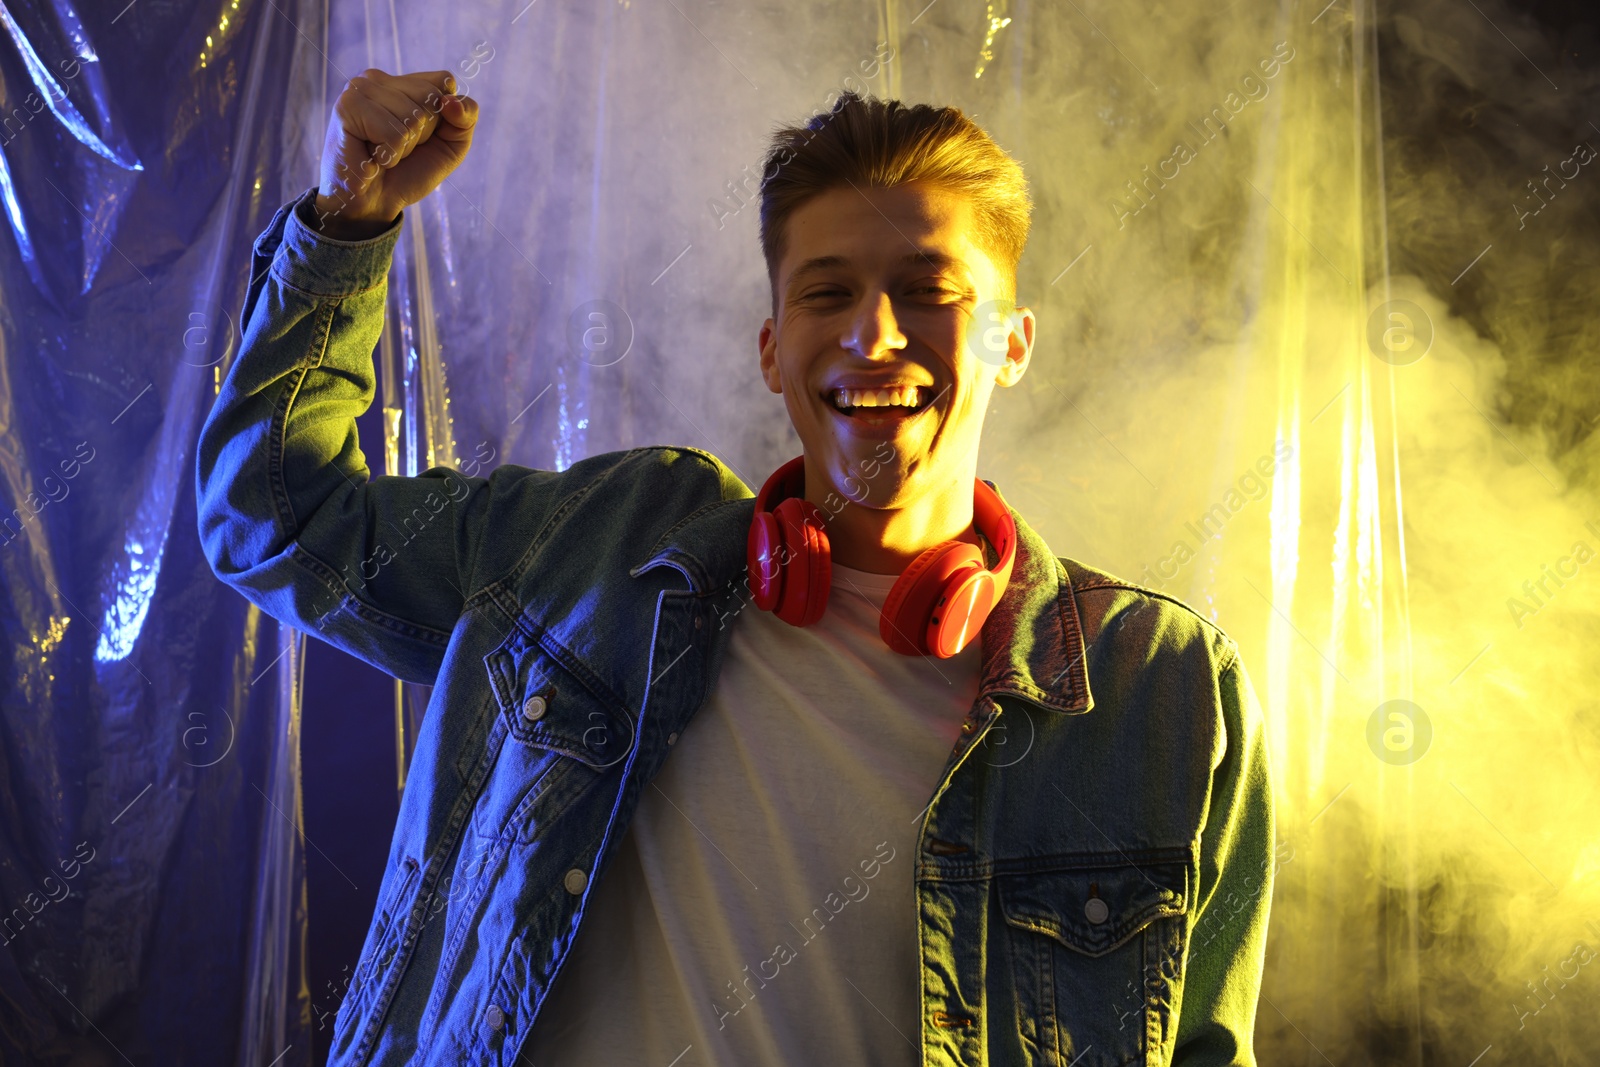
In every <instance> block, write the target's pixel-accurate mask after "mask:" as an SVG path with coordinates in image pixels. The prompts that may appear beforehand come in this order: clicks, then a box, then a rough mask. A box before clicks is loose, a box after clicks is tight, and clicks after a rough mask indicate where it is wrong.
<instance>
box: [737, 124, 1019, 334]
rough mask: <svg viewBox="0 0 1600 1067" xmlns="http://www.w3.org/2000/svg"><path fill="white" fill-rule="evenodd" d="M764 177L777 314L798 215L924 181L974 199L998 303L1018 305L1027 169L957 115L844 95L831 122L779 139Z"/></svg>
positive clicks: (764, 232) (764, 230)
mask: <svg viewBox="0 0 1600 1067" xmlns="http://www.w3.org/2000/svg"><path fill="white" fill-rule="evenodd" d="M761 173H762V175H763V179H762V182H761V253H762V256H763V257H764V258H765V259H766V261H767V277H768V280H769V282H770V284H771V286H772V307H773V313H774V314H776V313H777V307H778V263H779V262H780V261H781V260H782V258H783V253H784V249H785V242H786V237H787V235H786V233H785V229H786V227H787V224H788V221H789V217H790V216H791V215H793V214H794V212H795V211H796V210H797V209H798V208H799V207H800V205H802V204H804V203H805V202H806V201H807V200H810V199H811V198H812V197H814V196H816V195H817V194H818V193H821V192H823V191H824V190H827V189H831V188H835V187H838V186H846V185H854V186H856V187H857V188H861V187H865V186H879V187H882V188H890V189H892V188H894V187H895V186H897V185H904V184H906V183H908V182H916V181H921V182H927V183H930V184H934V185H937V186H940V187H942V188H944V189H946V190H949V191H951V192H955V193H960V194H963V195H964V196H966V197H967V198H968V200H969V201H970V203H971V204H972V209H973V217H974V220H975V227H976V230H977V232H976V233H975V234H974V235H973V242H974V243H975V244H976V245H977V246H978V247H979V248H981V249H982V250H983V251H984V252H985V253H986V254H987V255H988V256H989V258H990V259H992V260H993V261H994V263H995V266H996V267H997V268H998V269H999V272H1000V284H1001V287H1002V290H1003V291H1002V293H1001V294H1000V295H1001V296H1002V297H1003V298H1004V299H1005V300H1007V301H1011V302H1015V300H1016V286H1017V264H1018V262H1019V261H1020V260H1021V259H1022V250H1023V247H1024V246H1025V245H1026V244H1027V243H1028V227H1029V223H1030V220H1031V217H1032V213H1033V201H1032V200H1031V198H1030V197H1029V196H1028V180H1027V178H1026V177H1024V176H1023V173H1022V165H1021V164H1020V163H1018V162H1017V161H1016V160H1015V159H1013V158H1012V157H1011V156H1009V155H1008V154H1006V152H1005V151H1004V150H1003V149H1002V148H1001V147H1000V146H999V145H997V144H995V142H994V141H993V140H992V139H991V138H990V137H989V135H988V134H987V133H985V132H984V131H983V129H982V128H981V127H980V126H978V124H977V123H975V122H973V121H972V120H971V119H969V118H968V117H967V116H966V115H964V114H962V112H961V110H960V109H959V108H954V107H933V106H932V105H929V104H916V105H913V106H911V107H907V106H906V105H904V104H902V103H901V102H900V101H898V100H888V101H885V100H879V99H876V98H875V97H872V96H862V95H859V94H857V93H845V94H844V95H843V96H841V97H840V98H839V100H838V102H837V103H836V104H834V106H833V110H832V111H831V112H829V113H828V114H825V115H822V114H819V115H815V116H813V117H812V119H811V120H810V121H809V122H807V123H806V124H805V125H803V126H784V127H780V128H779V129H778V130H776V131H775V132H774V133H773V136H772V143H771V146H770V147H769V148H768V150H767V154H766V158H765V165H764V166H763V167H762V172H761Z"/></svg>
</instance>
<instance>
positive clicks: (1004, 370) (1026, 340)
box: [994, 306, 1037, 386]
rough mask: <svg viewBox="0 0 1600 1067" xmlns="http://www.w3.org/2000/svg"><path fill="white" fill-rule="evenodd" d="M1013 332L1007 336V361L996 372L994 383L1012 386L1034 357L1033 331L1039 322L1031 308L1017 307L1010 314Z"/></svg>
mask: <svg viewBox="0 0 1600 1067" xmlns="http://www.w3.org/2000/svg"><path fill="white" fill-rule="evenodd" d="M1009 317H1010V319H1011V332H1010V334H1009V335H1008V336H1007V338H1006V361H1005V362H1004V363H1002V364H1001V365H1000V369H999V370H998V371H996V372H995V377H994V383H995V384H996V385H1000V386H1012V385H1015V384H1017V382H1018V381H1019V380H1021V378H1022V375H1023V372H1024V371H1026V370H1027V369H1028V361H1029V360H1030V359H1031V358H1032V357H1033V331H1034V327H1035V326H1036V325H1037V323H1036V322H1035V320H1034V317H1033V311H1032V309H1030V308H1025V307H1020V306H1019V307H1017V308H1015V309H1014V310H1013V311H1012V312H1011V315H1010V316H1009Z"/></svg>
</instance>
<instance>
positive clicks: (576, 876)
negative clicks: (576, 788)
mask: <svg viewBox="0 0 1600 1067" xmlns="http://www.w3.org/2000/svg"><path fill="white" fill-rule="evenodd" d="M561 884H562V885H564V886H566V887H567V892H569V893H571V894H572V895H573V896H577V895H578V894H579V893H581V892H583V887H584V886H586V885H588V884H589V876H588V875H587V874H585V873H584V872H583V871H581V870H579V869H578V868H577V867H574V868H572V870H570V871H568V872H567V876H566V877H565V878H563V879H562V880H561Z"/></svg>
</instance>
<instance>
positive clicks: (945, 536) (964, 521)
mask: <svg viewBox="0 0 1600 1067" xmlns="http://www.w3.org/2000/svg"><path fill="white" fill-rule="evenodd" d="M832 492H833V490H832V488H831V487H830V486H829V485H828V484H827V482H826V481H825V480H822V479H817V480H816V482H814V481H813V480H812V479H810V478H807V479H806V499H807V500H808V501H810V502H811V503H813V504H815V505H816V506H817V507H818V508H819V509H820V510H821V511H822V514H823V515H824V516H825V517H827V519H828V522H827V533H828V547H829V555H830V557H831V558H832V559H833V561H834V562H836V563H838V564H840V565H841V566H844V567H850V568H852V569H854V570H858V571H866V572H867V573H869V574H899V573H900V572H901V571H903V570H905V569H906V567H907V566H909V565H910V563H911V561H912V560H914V559H916V558H917V556H919V555H921V554H922V552H923V551H924V550H925V549H928V548H931V547H933V546H934V545H936V544H939V543H940V542H941V541H951V540H956V541H966V542H968V543H969V544H973V545H978V546H979V547H980V548H981V549H984V551H985V555H986V558H987V555H988V553H987V546H986V543H985V541H984V540H982V539H981V538H980V536H979V534H978V532H977V530H976V528H975V527H974V526H973V521H972V488H971V484H970V483H968V484H967V485H966V486H964V487H955V486H952V487H951V489H950V490H949V491H946V492H943V493H938V494H933V495H930V496H925V497H924V498H923V499H921V500H918V501H916V502H914V503H912V504H911V505H909V506H907V507H904V508H894V509H888V508H870V507H864V506H862V505H860V504H853V503H850V502H848V501H847V502H846V503H845V504H844V506H843V507H842V508H839V510H838V513H837V514H833V511H834V507H836V506H837V501H838V498H837V496H835V498H834V500H833V502H832V503H831V504H830V502H829V494H830V493H832Z"/></svg>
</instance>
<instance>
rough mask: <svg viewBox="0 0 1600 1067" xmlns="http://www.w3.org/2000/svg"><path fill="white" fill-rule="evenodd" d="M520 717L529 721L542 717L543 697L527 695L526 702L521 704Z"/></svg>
mask: <svg viewBox="0 0 1600 1067" xmlns="http://www.w3.org/2000/svg"><path fill="white" fill-rule="evenodd" d="M522 717H523V718H524V719H527V720H528V721H529V722H534V721H535V720H538V719H542V718H544V697H541V696H531V697H529V698H528V702H527V703H526V704H524V705H522Z"/></svg>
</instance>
